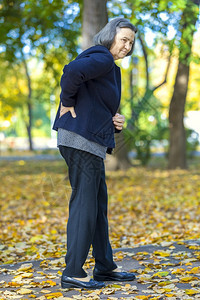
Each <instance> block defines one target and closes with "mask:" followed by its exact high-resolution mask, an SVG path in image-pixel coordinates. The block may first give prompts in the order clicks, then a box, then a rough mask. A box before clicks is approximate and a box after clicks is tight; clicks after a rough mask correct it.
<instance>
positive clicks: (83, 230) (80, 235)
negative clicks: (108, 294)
mask: <svg viewBox="0 0 200 300" xmlns="http://www.w3.org/2000/svg"><path fill="white" fill-rule="evenodd" d="M59 150H60V153H61V155H62V156H63V158H64V159H65V161H66V163H67V165H68V172H69V180H70V184H71V187H72V194H71V198H70V203H69V219H68V223H67V254H66V257H65V261H66V268H65V270H64V271H63V274H64V275H66V276H70V277H80V278H81V277H85V276H86V275H87V274H86V272H85V271H84V270H83V265H84V263H85V260H86V258H87V256H88V252H89V250H90V246H91V245H92V247H93V256H94V258H95V266H96V267H97V268H98V269H99V270H101V271H110V270H114V269H115V268H116V267H117V265H116V264H115V263H114V261H113V255H112V249H111V245H110V242H109V236H108V220H107V205H108V197H107V187H106V182H105V168H104V162H103V159H102V158H100V157H98V156H96V155H93V154H90V153H88V152H85V151H82V150H77V149H74V148H70V147H65V146H59Z"/></svg>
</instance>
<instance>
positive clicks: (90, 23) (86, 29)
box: [82, 0, 108, 50]
mask: <svg viewBox="0 0 200 300" xmlns="http://www.w3.org/2000/svg"><path fill="white" fill-rule="evenodd" d="M106 3H107V0H84V1H83V31H82V49H83V50H85V49H87V48H89V47H90V46H92V45H93V37H94V36H95V34H96V33H97V32H99V31H100V30H101V29H102V28H103V27H104V26H105V25H106V23H107V22H108V14H107V7H106Z"/></svg>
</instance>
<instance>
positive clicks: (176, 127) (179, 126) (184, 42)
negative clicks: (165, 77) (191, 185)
mask: <svg viewBox="0 0 200 300" xmlns="http://www.w3.org/2000/svg"><path fill="white" fill-rule="evenodd" d="M196 4H198V1H197V0H192V1H188V2H187V5H186V8H185V9H184V11H183V14H182V18H181V21H180V31H181V33H182V38H181V47H180V49H179V65H178V71H177V74H176V80H175V85H174V92H173V95H172V99H171V102H170V108H169V132H170V145H169V164H168V167H169V169H176V168H181V169H186V167H187V162H186V134H185V128H184V122H183V118H184V110H185V102H186V97H187V90H188V81H189V58H190V56H191V51H192V50H191V49H192V41H193V34H194V31H195V27H194V25H195V24H196V21H197V15H198V13H196V14H194V7H195V5H196Z"/></svg>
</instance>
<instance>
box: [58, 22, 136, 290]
mask: <svg viewBox="0 0 200 300" xmlns="http://www.w3.org/2000/svg"><path fill="white" fill-rule="evenodd" d="M136 32H137V30H136V28H135V26H133V25H132V24H131V23H130V22H129V21H128V20H126V19H124V18H116V19H113V20H112V21H110V22H109V23H108V24H107V25H106V26H105V27H104V28H103V29H102V30H101V31H100V32H99V33H98V34H97V35H96V36H95V38H94V42H95V46H93V47H91V48H89V49H87V50H85V51H84V52H82V53H81V54H80V55H78V57H77V58H76V59H75V60H74V61H72V62H70V63H69V64H68V65H66V66H65V67H64V70H63V75H62V78H61V94H60V105H59V108H58V112H57V116H56V119H55V123H54V127H53V129H55V130H58V147H59V150H60V153H61V155H62V156H63V158H64V159H65V161H66V163H67V166H68V172H69V180H70V184H71V187H72V194H71V199H70V203H69V219H68V224H67V254H66V258H65V261H66V268H65V270H64V271H63V274H62V278H61V286H62V288H73V287H74V288H89V289H91V288H92V289H94V288H101V287H104V286H105V285H104V283H103V282H102V281H109V280H110V281H126V280H133V279H135V275H134V274H133V273H128V272H120V271H119V270H118V269H117V265H116V264H115V262H114V261H113V254H112V248H111V245H110V242H109V236H108V220H107V200H108V199H107V188H106V182H105V169H104V159H105V156H106V152H107V153H111V152H112V149H113V148H114V147H115V141H114V133H115V132H120V131H121V130H122V127H123V124H124V116H122V115H120V114H118V113H117V110H118V108H119V104H120V97H121V77H120V68H119V67H118V66H116V64H115V63H114V61H115V60H117V59H122V58H124V57H125V56H128V55H131V54H132V52H133V48H134V40H135V33H136ZM91 245H92V247H93V256H94V258H95V268H94V271H93V278H94V279H90V278H89V277H88V276H87V273H86V272H85V270H84V269H83V265H84V263H85V260H86V258H87V256H88V252H89V249H90V246H91Z"/></svg>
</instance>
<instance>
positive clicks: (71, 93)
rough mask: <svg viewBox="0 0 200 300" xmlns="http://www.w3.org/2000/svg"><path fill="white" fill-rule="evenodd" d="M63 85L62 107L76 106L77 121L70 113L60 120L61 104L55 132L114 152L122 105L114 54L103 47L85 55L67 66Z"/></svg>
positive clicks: (93, 49)
mask: <svg viewBox="0 0 200 300" xmlns="http://www.w3.org/2000/svg"><path fill="white" fill-rule="evenodd" d="M60 84H61V94H60V103H61V102H62V104H63V106H67V107H70V106H74V109H75V112H76V118H73V117H72V116H71V113H70V112H67V113H66V114H64V115H63V116H62V117H59V114H60V104H59V108H58V111H57V115H56V119H55V122H54V125H53V129H54V130H58V128H64V129H66V130H69V131H72V132H75V133H77V134H79V135H81V136H83V137H84V138H86V139H88V140H91V141H93V142H96V143H99V144H100V145H103V146H106V147H108V148H114V147H115V141H114V132H115V127H114V124H113V121H112V117H113V116H114V115H115V114H116V112H117V110H118V108H119V104H120V98H121V74H120V68H119V67H118V66H116V64H115V63H114V59H113V56H112V54H111V53H110V51H109V50H108V49H107V48H106V47H104V46H100V45H98V46H93V47H91V48H89V49H87V50H85V51H83V52H82V53H81V54H80V55H78V56H77V58H76V59H75V60H73V61H72V62H70V63H69V64H68V65H65V67H64V69H63V75H62V77H61V82H60ZM108 152H109V151H108Z"/></svg>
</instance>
